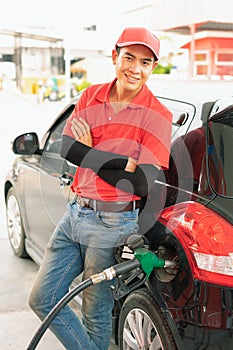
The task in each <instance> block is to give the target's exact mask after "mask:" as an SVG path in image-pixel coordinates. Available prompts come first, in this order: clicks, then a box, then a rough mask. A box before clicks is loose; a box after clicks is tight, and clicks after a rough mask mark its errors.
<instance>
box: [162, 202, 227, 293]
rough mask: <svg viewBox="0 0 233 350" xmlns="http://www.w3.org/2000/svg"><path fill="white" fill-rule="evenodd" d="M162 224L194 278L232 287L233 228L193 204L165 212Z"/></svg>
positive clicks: (212, 213)
mask: <svg viewBox="0 0 233 350" xmlns="http://www.w3.org/2000/svg"><path fill="white" fill-rule="evenodd" d="M161 222H163V224H164V225H165V226H166V227H168V229H169V230H171V231H172V232H173V233H174V235H175V236H176V237H177V239H178V240H179V241H180V243H181V245H182V246H183V248H184V250H185V253H186V255H187V258H188V260H189V263H190V267H191V269H192V272H193V276H194V278H196V279H198V280H202V281H205V282H209V283H212V284H218V285H224V286H229V287H233V226H232V225H231V224H230V223H229V222H228V221H226V220H225V219H224V218H222V217H221V216H220V215H218V214H216V213H215V212H213V211H212V210H210V209H208V208H206V207H204V206H203V205H201V204H199V203H196V202H187V203H180V204H177V205H175V206H174V207H170V208H167V209H166V210H165V211H164V212H163V213H162V215H161Z"/></svg>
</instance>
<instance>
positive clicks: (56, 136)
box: [45, 119, 66, 154]
mask: <svg viewBox="0 0 233 350" xmlns="http://www.w3.org/2000/svg"><path fill="white" fill-rule="evenodd" d="M65 123H66V119H65V120H63V121H62V122H61V123H60V124H59V125H57V126H56V127H55V129H54V130H52V132H51V133H50V136H49V138H48V140H47V143H46V146H45V151H46V152H50V153H57V154H60V149H61V135H62V131H63V129H64V126H65Z"/></svg>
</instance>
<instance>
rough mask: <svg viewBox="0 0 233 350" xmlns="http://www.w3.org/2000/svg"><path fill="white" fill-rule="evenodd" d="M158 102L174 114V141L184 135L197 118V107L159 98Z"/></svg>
mask: <svg viewBox="0 0 233 350" xmlns="http://www.w3.org/2000/svg"><path fill="white" fill-rule="evenodd" d="M157 98H158V100H159V101H160V102H161V103H162V104H164V105H165V106H166V107H167V108H168V109H169V110H170V111H171V112H172V140H173V141H174V140H175V139H176V138H177V137H178V136H181V135H184V134H185V133H186V132H187V131H188V129H189V127H190V124H191V122H192V120H193V118H194V117H195V114H196V107H195V106H194V105H193V104H190V103H187V102H183V101H179V100H175V99H170V98H166V97H160V96H157Z"/></svg>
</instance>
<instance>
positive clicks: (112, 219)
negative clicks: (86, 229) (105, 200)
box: [96, 211, 124, 228]
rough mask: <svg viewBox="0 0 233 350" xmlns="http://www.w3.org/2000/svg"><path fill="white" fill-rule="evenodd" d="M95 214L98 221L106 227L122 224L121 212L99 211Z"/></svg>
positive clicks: (115, 226)
mask: <svg viewBox="0 0 233 350" xmlns="http://www.w3.org/2000/svg"><path fill="white" fill-rule="evenodd" d="M96 216H97V219H98V221H99V223H100V224H101V225H102V226H104V227H107V228H117V227H120V226H122V225H123V224H124V219H123V216H122V213H112V212H106V211H99V212H97V213H96Z"/></svg>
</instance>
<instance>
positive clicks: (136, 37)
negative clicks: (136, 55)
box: [116, 27, 160, 60]
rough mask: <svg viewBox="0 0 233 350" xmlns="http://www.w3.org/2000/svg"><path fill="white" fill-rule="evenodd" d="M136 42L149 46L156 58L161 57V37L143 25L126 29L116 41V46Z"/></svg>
mask: <svg viewBox="0 0 233 350" xmlns="http://www.w3.org/2000/svg"><path fill="white" fill-rule="evenodd" d="M134 44H140V45H145V46H147V47H148V48H149V49H150V50H151V51H152V52H153V54H154V55H155V57H156V59H157V60H158V59H159V48H160V42H159V39H158V38H157V37H156V36H155V35H154V34H152V33H151V32H150V31H149V30H148V29H146V28H142V27H136V28H133V27H132V28H126V29H124V30H123V32H122V34H121V36H120V37H119V39H118V40H117V42H116V47H117V46H119V47H123V46H129V45H134Z"/></svg>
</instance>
